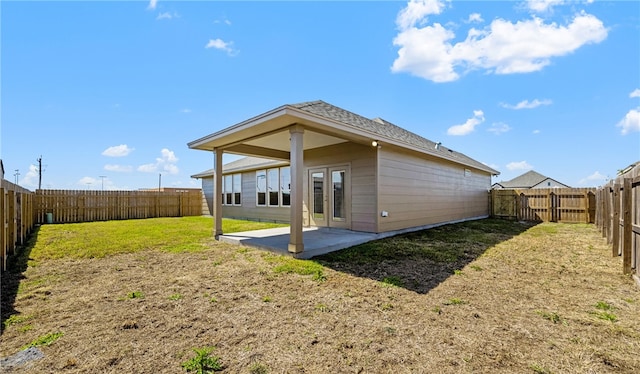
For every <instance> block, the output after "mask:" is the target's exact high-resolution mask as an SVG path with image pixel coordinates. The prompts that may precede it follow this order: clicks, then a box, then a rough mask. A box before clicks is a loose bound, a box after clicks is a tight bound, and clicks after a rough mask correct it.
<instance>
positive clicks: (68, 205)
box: [33, 190, 202, 223]
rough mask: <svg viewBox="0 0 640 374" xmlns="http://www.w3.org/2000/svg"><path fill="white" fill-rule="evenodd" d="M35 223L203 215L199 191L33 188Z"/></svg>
mask: <svg viewBox="0 0 640 374" xmlns="http://www.w3.org/2000/svg"><path fill="white" fill-rule="evenodd" d="M33 215H34V219H35V222H36V223H71V222H93V221H107V220H121V219H139V218H154V217H182V216H199V215H202V192H201V191H200V190H195V191H184V192H177V191H172V192H160V191H82V190H36V193H35V200H34V213H33Z"/></svg>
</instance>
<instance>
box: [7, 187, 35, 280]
mask: <svg viewBox="0 0 640 374" xmlns="http://www.w3.org/2000/svg"><path fill="white" fill-rule="evenodd" d="M33 198H34V194H33V192H31V191H29V190H27V189H25V188H22V187H20V186H18V185H17V184H13V183H10V182H8V181H6V180H4V179H1V180H0V269H1V270H2V271H5V270H7V258H8V257H9V255H13V254H15V251H16V246H18V245H22V244H24V242H25V241H26V239H27V236H28V235H29V234H30V233H31V231H32V230H33V228H34V226H35V222H34V216H33V201H34V199H33Z"/></svg>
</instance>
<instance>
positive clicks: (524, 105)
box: [500, 99, 552, 110]
mask: <svg viewBox="0 0 640 374" xmlns="http://www.w3.org/2000/svg"><path fill="white" fill-rule="evenodd" d="M551 103H552V101H551V100H549V99H543V100H538V99H533V100H532V101H529V100H522V101H521V102H519V103H518V104H516V105H511V104H505V103H501V104H500V106H502V107H503V108H507V109H515V110H519V109H533V108H537V107H539V106H542V105H551Z"/></svg>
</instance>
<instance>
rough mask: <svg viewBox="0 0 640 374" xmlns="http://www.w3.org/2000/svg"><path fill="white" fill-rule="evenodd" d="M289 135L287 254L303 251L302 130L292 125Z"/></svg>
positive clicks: (300, 127)
mask: <svg viewBox="0 0 640 374" xmlns="http://www.w3.org/2000/svg"><path fill="white" fill-rule="evenodd" d="M289 134H290V135H291V140H290V142H291V153H290V155H291V156H290V157H291V160H290V164H291V229H290V234H289V248H288V249H289V252H292V253H300V252H302V251H304V241H303V239H302V189H303V187H302V186H303V179H302V178H303V173H304V168H303V164H304V149H303V147H302V141H303V135H304V128H302V126H300V125H293V126H291V127H290V128H289Z"/></svg>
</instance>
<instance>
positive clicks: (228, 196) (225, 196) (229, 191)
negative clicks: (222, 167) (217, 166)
mask: <svg viewBox="0 0 640 374" xmlns="http://www.w3.org/2000/svg"><path fill="white" fill-rule="evenodd" d="M222 205H242V174H230V175H224V176H222Z"/></svg>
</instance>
